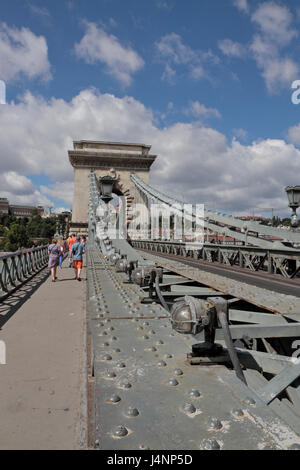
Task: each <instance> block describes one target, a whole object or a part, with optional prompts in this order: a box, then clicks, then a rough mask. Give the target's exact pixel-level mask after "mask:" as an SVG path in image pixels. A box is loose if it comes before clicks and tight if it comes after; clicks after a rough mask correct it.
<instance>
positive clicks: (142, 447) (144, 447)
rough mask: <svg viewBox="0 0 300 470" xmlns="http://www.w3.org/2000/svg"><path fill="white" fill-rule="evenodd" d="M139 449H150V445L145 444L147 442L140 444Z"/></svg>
mask: <svg viewBox="0 0 300 470" xmlns="http://www.w3.org/2000/svg"><path fill="white" fill-rule="evenodd" d="M139 449H140V450H149V449H150V447H148V446H145V444H141V445H140V446H139Z"/></svg>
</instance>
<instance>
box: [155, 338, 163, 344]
mask: <svg viewBox="0 0 300 470" xmlns="http://www.w3.org/2000/svg"><path fill="white" fill-rule="evenodd" d="M156 344H164V342H163V341H162V340H161V339H160V340H158V341H156Z"/></svg>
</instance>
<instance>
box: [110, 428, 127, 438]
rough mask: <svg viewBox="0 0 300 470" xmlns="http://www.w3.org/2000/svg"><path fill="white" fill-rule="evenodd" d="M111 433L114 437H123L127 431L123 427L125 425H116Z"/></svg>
mask: <svg viewBox="0 0 300 470" xmlns="http://www.w3.org/2000/svg"><path fill="white" fill-rule="evenodd" d="M112 434H113V435H114V436H116V437H124V436H127V434H128V431H127V429H126V428H125V426H116V427H115V428H114V429H113V431H112Z"/></svg>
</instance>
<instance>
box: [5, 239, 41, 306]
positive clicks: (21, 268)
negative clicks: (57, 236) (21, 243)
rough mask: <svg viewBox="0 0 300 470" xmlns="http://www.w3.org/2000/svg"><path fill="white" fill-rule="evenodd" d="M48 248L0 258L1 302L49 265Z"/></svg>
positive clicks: (29, 250)
mask: <svg viewBox="0 0 300 470" xmlns="http://www.w3.org/2000/svg"><path fill="white" fill-rule="evenodd" d="M48 260H49V254H48V246H47V245H43V246H39V247H36V248H28V249H24V250H19V251H15V252H13V253H8V254H5V255H1V256H0V300H2V299H3V298H4V297H7V295H9V294H11V293H12V292H13V291H15V290H16V289H17V288H18V287H20V286H21V285H23V284H24V283H25V282H26V281H28V280H29V279H31V278H32V277H33V276H34V275H35V274H36V273H38V272H39V271H41V269H43V268H45V267H46V266H47V264H48Z"/></svg>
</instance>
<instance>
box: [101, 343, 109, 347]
mask: <svg viewBox="0 0 300 470" xmlns="http://www.w3.org/2000/svg"><path fill="white" fill-rule="evenodd" d="M101 346H105V347H107V346H109V343H102V345H101Z"/></svg>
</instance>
